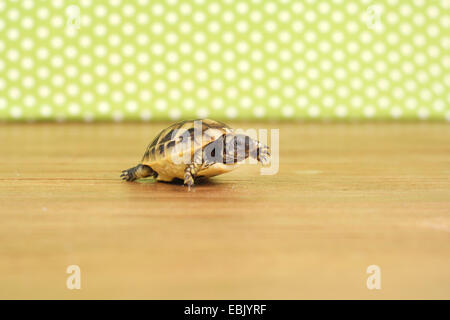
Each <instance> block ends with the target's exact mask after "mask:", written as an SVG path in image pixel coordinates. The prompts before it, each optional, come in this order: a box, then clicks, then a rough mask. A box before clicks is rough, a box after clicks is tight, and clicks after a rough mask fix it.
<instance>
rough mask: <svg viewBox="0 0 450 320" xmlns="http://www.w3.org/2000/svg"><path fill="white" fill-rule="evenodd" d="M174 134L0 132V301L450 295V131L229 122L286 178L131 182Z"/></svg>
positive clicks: (245, 175)
mask: <svg viewBox="0 0 450 320" xmlns="http://www.w3.org/2000/svg"><path fill="white" fill-rule="evenodd" d="M166 125H167V124H163V123H159V124H95V125H94V124H92V125H87V124H22V125H5V124H3V125H1V127H0V155H1V156H0V164H1V165H0V241H1V242H0V243H1V246H0V298H2V299H4V298H62V299H72V298H76V299H78V298H152V299H153V298H157V299H165V298H174V299H185V298H186V299H191V298H210V299H212V298H220V299H222V298H236V299H301V298H344V299H346V298H370V299H372V298H374V299H379V298H445V299H449V298H450V180H449V177H450V126H449V125H448V124H438V123H433V124H430V123H428V124H425V123H415V124H413V123H409V124H381V123H380V124H302V123H290V124H278V123H234V124H232V125H233V126H234V127H239V128H249V127H254V128H266V129H270V128H279V129H280V170H279V172H278V174H277V175H274V176H262V175H260V174H259V167H258V166H254V165H246V166H244V167H242V168H240V169H238V170H236V171H234V172H232V173H229V174H226V175H222V176H219V177H215V178H213V179H211V180H210V182H207V183H204V184H201V185H198V186H196V187H195V189H194V190H193V191H191V192H188V191H187V189H186V188H184V187H182V186H180V185H172V184H166V183H154V182H153V181H151V180H150V181H143V182H140V183H126V182H123V181H121V180H120V179H119V174H120V171H121V170H122V169H126V168H128V167H130V166H133V165H135V164H137V162H138V161H139V159H140V157H141V156H142V153H143V152H144V149H145V146H146V145H147V143H148V142H149V141H150V140H151V138H152V137H153V136H154V135H155V134H156V133H157V132H158V131H159V130H160V129H162V128H163V127H165V126H166ZM69 265H78V266H79V267H80V268H81V279H82V280H81V283H82V284H81V286H82V288H81V290H68V289H67V288H66V279H67V277H68V276H69V275H68V274H66V268H67V267H68V266H69ZM369 265H377V266H379V267H380V268H381V290H368V289H367V287H366V279H367V277H368V276H369V274H367V273H366V269H367V267H368V266H369Z"/></svg>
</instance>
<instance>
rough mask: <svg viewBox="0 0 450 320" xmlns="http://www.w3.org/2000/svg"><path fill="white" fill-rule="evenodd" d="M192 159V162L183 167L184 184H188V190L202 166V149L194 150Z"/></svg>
mask: <svg viewBox="0 0 450 320" xmlns="http://www.w3.org/2000/svg"><path fill="white" fill-rule="evenodd" d="M192 160H193V161H192V163H189V164H188V165H186V168H185V169H184V184H185V185H187V186H188V188H189V190H190V189H191V186H192V185H194V181H195V177H196V176H197V173H198V172H199V171H200V170H201V169H202V167H203V158H202V150H198V151H197V152H195V154H194V157H193V159H192Z"/></svg>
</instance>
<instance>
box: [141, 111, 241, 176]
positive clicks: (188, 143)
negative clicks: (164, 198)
mask: <svg viewBox="0 0 450 320" xmlns="http://www.w3.org/2000/svg"><path fill="white" fill-rule="evenodd" d="M196 121H197V120H188V121H180V122H177V123H175V124H173V125H171V126H170V127H168V128H166V129H164V130H162V131H161V132H160V133H159V134H158V135H157V136H156V137H155V139H154V140H153V141H152V142H151V143H150V144H149V145H148V147H147V149H146V151H145V153H144V156H143V157H142V160H141V164H144V165H148V166H150V167H152V168H153V170H155V171H156V172H158V178H157V179H158V180H162V181H171V180H172V179H173V178H174V177H176V178H180V179H182V178H183V176H184V166H180V165H178V164H176V163H174V162H173V161H172V157H171V156H172V155H174V154H177V155H178V157H180V158H181V157H185V156H188V157H192V156H193V155H194V153H195V151H197V150H198V149H201V148H203V147H204V146H205V145H206V144H208V143H210V142H212V141H214V140H216V139H219V138H220V137H222V136H223V135H224V134H227V133H230V132H232V130H231V128H230V127H229V126H227V125H226V124H224V123H222V122H220V121H215V120H211V119H201V120H198V122H196ZM195 123H198V124H199V125H198V126H196V125H195ZM200 125H201V126H200ZM196 130H197V132H196ZM195 138H197V140H195ZM233 168H234V165H224V164H217V165H214V166H212V167H209V168H208V169H205V170H203V172H200V175H203V176H214V175H218V174H221V173H224V172H228V171H230V170H232V169H233Z"/></svg>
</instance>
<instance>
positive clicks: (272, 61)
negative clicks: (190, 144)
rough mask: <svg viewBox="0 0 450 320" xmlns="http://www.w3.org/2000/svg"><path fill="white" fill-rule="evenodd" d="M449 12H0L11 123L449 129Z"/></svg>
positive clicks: (213, 4) (42, 6) (422, 1)
mask: <svg viewBox="0 0 450 320" xmlns="http://www.w3.org/2000/svg"><path fill="white" fill-rule="evenodd" d="M449 9H450V1H448V0H442V1H438V0H435V1H433V0H428V1H426V0H415V1H412V0H411V1H406V0H404V1H403V0H366V1H358V0H346V1H344V0H334V1H331V0H329V1H328V0H318V1H313V0H304V1H300V0H295V1H294V0H191V1H182V0H165V1H163V0H161V1H154V0H136V1H125V0H109V1H107V0H78V1H75V0H72V1H69V0H65V1H63V0H52V1H49V0H47V1H42V0H20V1H14V0H0V34H1V37H0V119H1V120H12V121H22V120H86V121H96V120H114V121H125V120H162V119H171V120H176V119H180V118H196V117H211V118H217V119H299V118H301V119H329V118H336V119H355V118H357V119H398V120H408V119H423V120H425V119H426V120H431V119H440V120H447V121H450V106H449V105H450V90H449V87H450V72H449V67H450V55H449V52H450V50H449V47H450V16H449V12H450V10H449Z"/></svg>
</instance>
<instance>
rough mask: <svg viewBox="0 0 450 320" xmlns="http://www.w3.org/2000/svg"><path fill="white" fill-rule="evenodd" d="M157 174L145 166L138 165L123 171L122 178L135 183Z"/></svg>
mask: <svg viewBox="0 0 450 320" xmlns="http://www.w3.org/2000/svg"><path fill="white" fill-rule="evenodd" d="M156 175H157V174H156V172H155V171H153V169H152V168H150V167H149V166H147V165H145V164H138V165H137V166H136V167H133V168H130V169H127V170H123V171H122V174H121V175H120V177H121V178H122V179H123V180H125V181H134V180H137V179H141V178H146V177H150V176H156Z"/></svg>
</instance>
